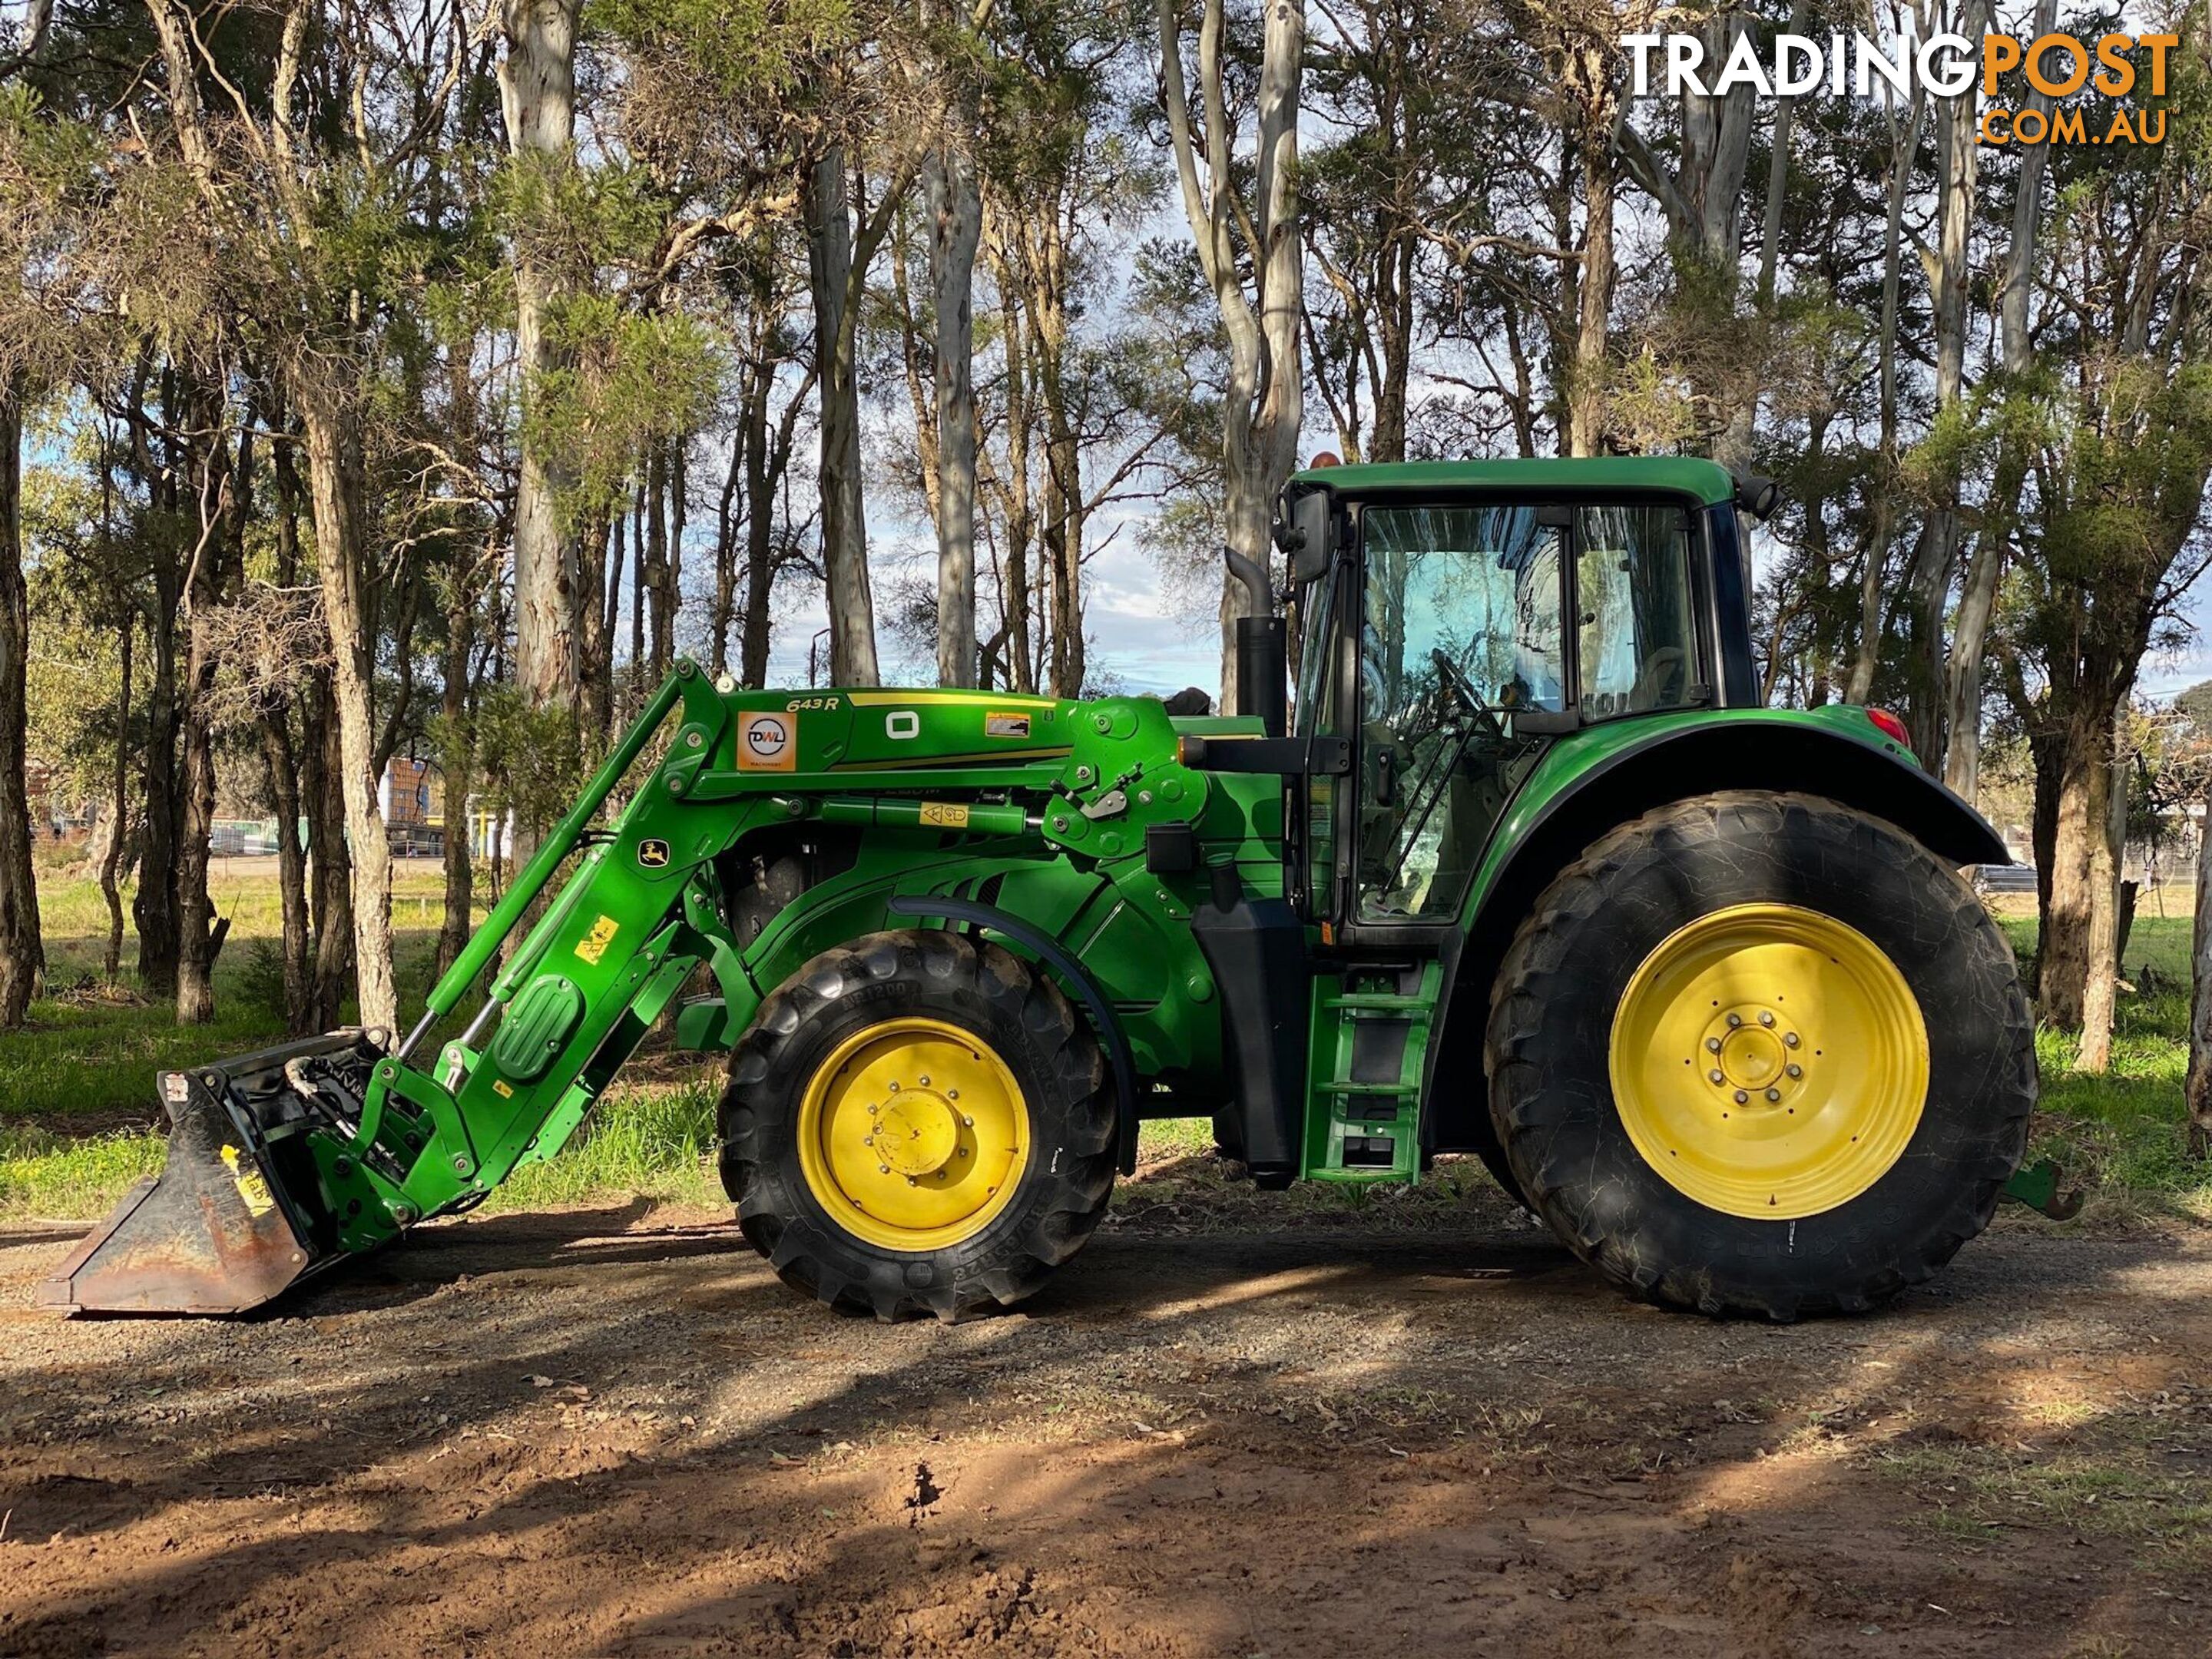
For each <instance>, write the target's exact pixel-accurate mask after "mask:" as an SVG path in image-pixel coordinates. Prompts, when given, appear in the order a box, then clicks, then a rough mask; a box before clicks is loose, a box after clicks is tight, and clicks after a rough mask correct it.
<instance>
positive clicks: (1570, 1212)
mask: <svg viewBox="0 0 2212 1659" xmlns="http://www.w3.org/2000/svg"><path fill="white" fill-rule="evenodd" d="M1486 1066H1487V1069H1488V1071H1489V1073H1490V1088H1491V1102H1492V1113H1493V1115H1494V1117H1495V1121H1496V1123H1497V1127H1498V1136H1499V1139H1501V1140H1502V1141H1503V1142H1504V1147H1505V1152H1506V1157H1507V1158H1508V1160H1509V1161H1510V1164H1511V1166H1512V1169H1513V1171H1514V1174H1515V1175H1516V1177H1517V1178H1518V1180H1519V1182H1520V1184H1521V1187H1522V1190H1523V1191H1524V1192H1525V1193H1527V1194H1528V1197H1529V1199H1530V1200H1531V1201H1532V1203H1533V1204H1534V1206H1535V1208H1536V1209H1537V1211H1538V1212H1539V1213H1540V1214H1541V1215H1542V1216H1543V1217H1544V1218H1545V1219H1546V1220H1547V1222H1549V1223H1550V1225H1552V1227H1553V1230H1554V1231H1557V1232H1558V1233H1559V1237H1561V1238H1562V1239H1563V1240H1564V1241H1565V1243H1567V1244H1568V1245H1569V1247H1570V1248H1571V1249H1574V1250H1575V1252H1576V1253H1577V1255H1581V1256H1582V1257H1583V1259H1584V1260H1586V1261H1589V1262H1591V1263H1592V1264H1593V1265H1595V1267H1597V1268H1598V1270H1599V1271H1600V1272H1601V1273H1603V1274H1604V1275H1605V1276H1606V1277H1607V1279H1610V1280H1612V1281H1613V1283H1614V1284H1615V1285H1619V1286H1620V1288H1621V1289H1623V1290H1625V1291H1627V1292H1628V1293H1629V1294H1631V1295H1632V1296H1635V1297H1640V1298H1642V1299H1645V1300H1649V1301H1654V1302H1659V1303H1664V1304H1670V1305H1673V1306H1676V1307H1682V1308H1692V1309H1696V1310H1699V1311H1702V1312H1705V1313H1709V1314H1729V1313H1742V1314H1756V1315H1760V1316H1765V1317H1767V1318H1771V1319H1791V1318H1795V1317H1796V1316H1799V1315H1802V1314H1814V1313H1825V1312H1836V1311H1843V1312H1855V1311H1858V1310H1864V1309H1867V1308H1870V1307H1872V1306H1874V1305H1875V1304H1876V1303H1878V1302H1881V1301H1882V1300H1884V1299H1886V1298H1887V1297H1890V1296H1893V1295H1894V1294H1895V1293H1896V1292H1897V1291H1899V1290H1901V1289H1903V1288H1904V1287H1905V1285H1911V1284H1917V1283H1919V1282H1920V1281H1922V1280H1923V1279H1927V1278H1928V1277H1929V1275H1930V1274H1931V1273H1934V1272H1935V1271H1936V1268H1938V1267H1941V1266H1942V1264H1943V1263H1944V1262H1946V1261H1948V1260H1949V1259H1950V1258H1951V1256H1952V1255H1954V1254H1955V1253H1956V1252H1957V1250H1958V1249H1959V1247H1960V1245H1962V1244H1964V1243H1966V1241H1967V1240H1968V1239H1970V1238H1972V1237H1974V1236H1975V1235H1976V1234H1977V1233H1978V1232H1980V1231H1982V1229H1983V1228H1984V1226H1986V1225H1988V1224H1989V1219H1990V1214H1991V1212H1992V1211H1993V1210H1994V1209H1995V1207H1996V1200H1997V1194H1998V1192H1999V1190H2000V1189H2001V1188H2002V1187H2003V1185H2004V1183H2005V1182H2006V1181H2007V1180H2008V1179H2009V1178H2010V1177H2011V1176H2012V1174H2013V1172H2014V1170H2015V1169H2016V1168H2018V1166H2019V1163H2020V1159H2021V1153H2022V1152H2023V1151H2024V1149H2025V1146H2026V1142H2027V1121H2028V1115H2029V1113H2030V1112H2031V1110H2032V1109H2033V1105H2034V1102H2035V1062H2034V1046H2033V1025H2032V1024H2031V1022H2030V1019H2029V1017H2028V1012H2027V1003H2026V1000H2025V999H2024V998H2023V996H2022V994H2021V988H2020V984H2019V980H2018V975H2017V973H2016V970H2015V964H2014V960H2013V955H2012V951H2011V949H2010V947H2009V946H2008V945H2007V943H2006V941H2005V939H2004V936H2003V934H2002V933H2001V932H2000V931H1999V930H1998V929H1997V927H1996V924H1995V923H1994V922H1992V921H1990V917H1989V915H1988V912H1987V911H1985V910H1984V908H1983V907H1982V905H1981V902H1980V901H1979V900H1978V899H1977V898H1976V897H1975V896H1974V895H1973V893H1972V890H1971V889H1970V888H1968V887H1967V885H1966V883H1965V882H1964V881H1963V880H1961V879H1960V878H1959V876H1958V875H1957V874H1956V873H1955V872H1953V871H1952V870H1950V869H1948V868H1947V867H1946V866H1944V865H1942V863H1941V862H1940V861H1939V860H1937V859H1936V857H1935V856H1934V855H1933V854H1930V853H1929V852H1928V850H1927V849H1926V848H1923V847H1922V846H1921V845H1920V844H1919V843H1918V842H1914V841H1912V840H1911V839H1910V838H1908V837H1906V836H1904V835H1902V834H1900V833H1899V831H1897V830H1896V829H1893V828H1892V827H1891V826H1889V825H1888V824H1886V823H1882V822H1881V821H1880V820H1878V819H1875V818H1873V817H1869V816H1868V815H1866V814H1865V813H1863V812H1858V811H1853V810H1851V809H1850V808H1848V807H1844V806H1841V805H1837V804H1835V803H1833V802H1832V801H1827V800H1823V799H1818V798H1815V797H1811V796H1805V795H1772V794H1763V793H1751V792H1733V793H1725V794H1718V795H1714V796H1711V797H1708V798H1705V799H1699V800H1693V801H1684V802H1680V803H1677V804H1675V805H1670V806H1667V807H1663V808H1662V809H1660V810H1658V811H1654V812H1651V813H1649V814H1647V815H1646V816H1645V817H1642V818H1640V819H1638V820H1637V821H1636V822H1635V823H1631V824H1628V825H1626V826H1624V827H1623V828H1621V829H1618V830H1616V831H1614V832H1613V834H1612V835H1610V836H1607V837H1606V838H1605V839H1604V840H1603V841H1601V842H1598V843H1597V844H1596V845H1595V847H1593V848H1591V849H1590V851H1589V854H1587V855H1586V856H1585V857H1584V858H1583V860H1581V861H1580V862H1579V863H1577V864H1576V865H1574V866H1571V867H1570V868H1569V869H1568V870H1567V871H1565V872H1564V873H1563V874H1562V875H1560V876H1559V878H1558V879H1557V880H1556V881H1554V882H1553V884H1552V885H1551V887H1550V888H1549V889H1548V890H1547V891H1546V892H1545V893H1544V895H1543V896H1542V897H1541V899H1540V900H1539V901H1538V902H1537V906H1536V908H1535V910H1534V913H1533V914H1532V915H1530V917H1529V918H1528V921H1526V922H1525V923H1523V924H1522V928H1521V930H1520V933H1519V934H1518V935H1517V937H1516V939H1515V941H1514V944H1513V947H1512V949H1511V951H1510V952H1509V953H1508V955H1507V957H1506V959H1505V963H1504V967H1503V968H1502V969H1501V971H1500V973H1499V975H1498V983H1497V986H1496V987H1495V990H1494V993H1493V997H1492V1014H1491V1022H1490V1030H1489V1036H1488V1042H1487V1045H1486Z"/></svg>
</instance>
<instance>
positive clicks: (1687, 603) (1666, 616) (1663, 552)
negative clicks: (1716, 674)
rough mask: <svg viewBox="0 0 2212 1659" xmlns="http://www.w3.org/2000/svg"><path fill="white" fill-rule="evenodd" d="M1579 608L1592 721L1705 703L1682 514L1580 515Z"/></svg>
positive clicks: (1648, 510) (1578, 646)
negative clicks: (1699, 689)
mask: <svg viewBox="0 0 2212 1659" xmlns="http://www.w3.org/2000/svg"><path fill="white" fill-rule="evenodd" d="M1575 605H1576V609H1577V612H1578V613H1579V614H1578V615H1577V626H1576V634H1575V657H1576V661H1577V664H1578V665H1579V667H1580V671H1581V673H1580V678H1581V681H1582V684H1581V688H1580V689H1581V693H1582V695H1581V697H1580V700H1579V701H1580V713H1581V714H1582V717H1583V719H1584V720H1604V719H1607V718H1608V717H1610V716H1612V715H1615V714H1645V713H1649V712H1650V711H1652V710H1654V709H1662V708H1684V707H1686V706H1687V705H1689V704H1690V703H1691V702H1694V701H1696V700H1697V693H1696V691H1694V690H1693V689H1692V688H1693V687H1695V686H1696V684H1697V682H1698V678H1699V676H1698V673H1697V650H1696V642H1697V635H1696V633H1695V631H1694V628H1693V622H1692V618H1693V615H1694V612H1693V610H1692V595H1691V592H1690V527H1689V517H1688V515H1687V514H1686V513H1684V512H1683V511H1682V510H1681V509H1680V507H1611V506H1589V507H1578V508H1577V509H1576V513H1575Z"/></svg>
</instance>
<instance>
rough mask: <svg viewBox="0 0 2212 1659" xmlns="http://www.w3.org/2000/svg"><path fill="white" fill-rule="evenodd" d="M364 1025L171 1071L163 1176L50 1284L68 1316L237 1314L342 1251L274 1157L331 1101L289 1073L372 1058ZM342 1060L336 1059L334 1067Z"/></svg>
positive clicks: (93, 1236) (49, 1293)
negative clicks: (278, 1139) (275, 1143)
mask: <svg viewBox="0 0 2212 1659" xmlns="http://www.w3.org/2000/svg"><path fill="white" fill-rule="evenodd" d="M373 1054H374V1048H373V1047H372V1046H371V1045H370V1044H369V1043H368V1042H367V1041H366V1040H365V1039H364V1036H363V1034H362V1033H360V1032H357V1031H349V1032H340V1033H336V1034H333V1035H332V1036H327V1037H320V1038H316V1039H314V1040H313V1041H312V1042H304V1043H295V1044H292V1045H290V1046H289V1047H287V1048H279V1049H272V1050H270V1051H269V1052H268V1053H266V1054H254V1055H248V1056H246V1058H244V1059H242V1060H228V1061H222V1062H218V1063H217V1064H216V1066H211V1067H207V1068H204V1069H201V1070H198V1071H193V1072H167V1073H162V1074H161V1096H162V1103H163V1104H164V1105H165V1106H167V1109H168V1112H169V1117H170V1121H171V1128H170V1132H169V1155H168V1160H167V1163H166V1164H164V1165H163V1166H162V1170H161V1175H160V1176H158V1177H154V1178H149V1179H147V1180H143V1181H141V1182H138V1183H137V1185H136V1186H135V1187H133V1188H131V1190H130V1192H129V1193H127V1194H125V1196H124V1199H123V1201H122V1202H121V1203H120V1204H118V1205H117V1206H116V1207H115V1212H114V1213H113V1214H112V1215H110V1216H109V1217H108V1218H107V1219H106V1221H104V1222H102V1223H101V1224H100V1225H99V1226H98V1227H96V1228H94V1230H93V1231H92V1232H91V1233H90V1234H88V1236H87V1237H85V1239H84V1242H83V1243H81V1244H79V1245H78V1246H77V1248H76V1251H75V1252H74V1253H73V1254H72V1255H70V1258H69V1259H68V1260H67V1261H64V1262H63V1263H62V1265H61V1267H59V1268H58V1270H57V1271H56V1273H55V1274H54V1276H53V1277H52V1278H51V1279H48V1280H46V1283H45V1284H44V1285H41V1286H40V1291H39V1300H40V1303H41V1304H44V1305H46V1306H47V1307H51V1308H56V1309H58V1310H62V1311H64V1312H66V1313H169V1314H234V1313H243V1312H245V1311H246V1310H247V1309H249V1308H254V1307H258V1306H259V1305H260V1304H263V1303H264V1302H266V1301H268V1300H269V1299H270V1297H274V1296H276V1295H277V1294H278V1293H279V1292H281V1291H283V1290H284V1289H285V1288H286V1287H287V1286H289V1285H292V1284H294V1283H295V1282H296V1281H297V1280H298V1279H300V1278H301V1276H302V1275H304V1274H306V1273H308V1272H309V1271H311V1270H312V1269H313V1268H314V1267H318V1266H319V1265H322V1260H323V1259H325V1258H327V1257H328V1256H329V1255H331V1254H332V1253H331V1252H330V1251H328V1250H325V1249H318V1248H317V1246H316V1244H315V1243H314V1242H313V1241H314V1239H315V1238H316V1237H317V1236H318V1235H319V1234H326V1233H327V1231H328V1230H327V1229H326V1228H320V1227H318V1226H316V1225H314V1216H315V1212H314V1209H313V1206H312V1196H311V1195H308V1196H309V1202H308V1204H307V1205H306V1206H303V1203H302V1196H303V1195H301V1194H296V1193H294V1192H290V1191H288V1190H287V1189H286V1186H285V1184H284V1182H283V1177H282V1176H281V1175H280V1174H279V1160H278V1159H277V1158H275V1157H274V1156H272V1154H271V1151H270V1140H269V1127H268V1126H269V1125H270V1124H271V1123H274V1124H275V1125H276V1132H277V1133H279V1134H280V1135H282V1134H283V1133H284V1131H285V1130H286V1129H287V1128H294V1129H296V1127H299V1126H300V1125H301V1124H303V1123H304V1122H306V1121H308V1119H309V1118H310V1117H311V1116H312V1115H314V1114H315V1112H316V1111H317V1110H318V1109H322V1103H321V1102H319V1101H318V1100H317V1099H315V1098H314V1097H313V1095H311V1094H310V1093H309V1092H308V1091H305V1090H302V1089H301V1087H300V1086H299V1085H298V1084H297V1083H296V1082H295V1079H296V1078H298V1077H299V1076H300V1075H301V1074H300V1073H298V1072H296V1071H291V1072H289V1073H288V1062H289V1064H290V1065H291V1066H298V1065H299V1064H301V1062H302V1061H303V1060H304V1061H306V1062H307V1063H310V1064H319V1066H320V1067H321V1069H322V1070H323V1071H324V1072H325V1073H326V1074H327V1073H331V1072H333V1071H337V1072H338V1073H340V1074H343V1073H346V1072H349V1071H351V1070H352V1069H354V1066H352V1065H349V1063H348V1062H356V1064H357V1063H362V1062H363V1061H365V1060H366V1058H367V1057H370V1056H373ZM333 1062H335V1065H334V1064H333Z"/></svg>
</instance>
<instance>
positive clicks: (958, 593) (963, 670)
mask: <svg viewBox="0 0 2212 1659" xmlns="http://www.w3.org/2000/svg"><path fill="white" fill-rule="evenodd" d="M923 179H924V187H925V190H926V191H927V198H928V205H929V226H930V233H929V279H930V288H931V291H932V296H933V304H934V306H935V310H936V324H937V340H936V347H935V350H934V352H933V356H934V359H935V362H936V368H937V683H938V684H939V685H953V686H968V685H973V684H975V246H976V243H977V241H978V240H980V239H981V235H982V230H983V198H982V195H981V191H980V190H979V189H978V188H977V185H976V182H975V161H974V160H973V159H972V158H971V157H969V155H967V154H966V153H965V152H963V150H961V149H958V148H957V147H956V146H953V145H949V144H948V145H945V146H944V147H943V148H941V149H938V150H936V151H934V152H933V153H932V155H931V156H930V160H929V165H928V167H927V168H926V170H925V172H924V174H923Z"/></svg>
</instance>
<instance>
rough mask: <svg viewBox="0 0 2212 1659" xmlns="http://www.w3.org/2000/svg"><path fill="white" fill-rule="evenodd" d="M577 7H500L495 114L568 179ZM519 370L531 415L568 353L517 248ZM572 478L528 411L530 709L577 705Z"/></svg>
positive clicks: (519, 650)
mask: <svg viewBox="0 0 2212 1659" xmlns="http://www.w3.org/2000/svg"><path fill="white" fill-rule="evenodd" d="M579 11H580V0H504V4H503V5H502V8H501V27H502V29H503V31H504V33H505V35H506V39H507V52H506V55H505V56H504V57H503V58H501V60H500V66H499V92H500V106H501V111H502V112H503V113H504V115H505V118H506V125H507V149H508V150H509V152H510V153H511V154H512V155H514V156H515V157H516V158H517V159H518V160H519V161H521V162H522V163H523V164H524V165H525V166H526V167H538V168H542V169H544V171H545V172H546V173H549V174H556V173H562V172H565V171H566V170H567V169H568V167H569V166H570V165H571V163H572V161H573V160H574V147H575V138H576V81H575V52H576V21H577V15H578V13H579ZM514 283H515V330H514V332H515V362H516V367H517V370H518V372H519V373H520V375H521V376H522V388H523V404H524V408H525V410H526V411H527V410H529V409H530V408H531V406H532V404H533V403H534V402H535V400H536V398H537V395H538V387H539V386H542V385H543V384H544V380H545V378H546V377H547V376H548V375H550V374H556V373H557V372H558V371H559V370H560V369H561V368H562V367H563V365H564V362H565V356H566V354H565V353H564V352H563V351H562V349H561V348H560V347H559V346H558V345H557V344H556V343H554V342H553V341H552V340H550V339H549V338H548V337H547V335H546V331H545V324H546V315H547V313H548V311H549V310H550V308H551V307H552V306H553V305H554V304H555V303H556V301H558V300H559V298H560V297H561V296H560V289H559V283H558V278H557V276H556V273H555V272H554V271H553V270H550V269H548V268H547V267H546V265H545V264H544V262H542V261H541V260H539V259H538V258H537V256H536V255H535V253H534V252H532V241H531V239H530V238H529V237H528V236H527V235H525V236H523V237H522V238H520V240H519V241H518V245H517V251H516V254H515V261H514ZM573 486H574V479H573V478H572V477H569V476H568V472H567V470H566V469H565V468H564V467H563V466H562V465H561V464H560V463H559V461H558V459H557V458H556V456H555V454H554V453H553V452H552V448H551V446H550V443H549V442H548V440H547V435H545V434H544V432H543V431H541V430H538V429H537V428H535V427H534V426H533V423H532V421H531V420H530V419H529V418H528V416H527V413H526V416H525V418H524V420H523V422H522V471H521V476H520V480H519V483H518V485H517V488H516V492H515V501H514V538H513V539H514V665H515V678H516V680H517V682H518V683H519V684H520V688H521V690H522V693H523V695H524V696H526V698H527V699H528V700H529V702H530V703H531V705H532V707H533V708H544V707H549V706H550V707H561V708H575V707H576V702H577V692H578V689H579V681H580V675H579V666H580V665H579V661H578V657H577V640H576V634H577V612H578V606H579V604H580V594H579V592H578V580H579V578H578V573H577V570H576V568H575V567H576V563H577V556H576V544H575V541H574V538H572V537H571V536H569V535H568V534H567V533H566V532H564V531H563V529H562V524H561V514H560V501H559V497H560V495H561V493H562V491H563V490H564V489H568V488H572V487H573Z"/></svg>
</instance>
